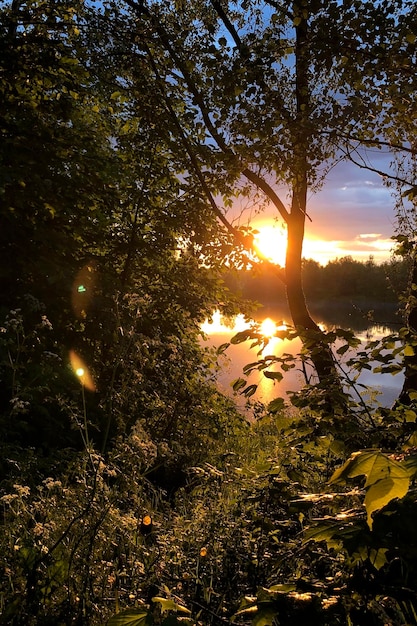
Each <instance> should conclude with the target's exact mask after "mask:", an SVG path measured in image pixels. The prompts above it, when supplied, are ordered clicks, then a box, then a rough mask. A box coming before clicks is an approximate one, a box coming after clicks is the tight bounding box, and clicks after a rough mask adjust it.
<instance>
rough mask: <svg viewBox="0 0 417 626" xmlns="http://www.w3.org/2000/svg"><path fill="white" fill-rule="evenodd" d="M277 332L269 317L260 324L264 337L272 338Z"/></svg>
mask: <svg viewBox="0 0 417 626" xmlns="http://www.w3.org/2000/svg"><path fill="white" fill-rule="evenodd" d="M276 332H277V327H276V324H275V322H274V321H273V320H271V318H270V317H267V318H266V319H264V321H263V322H262V324H261V333H262V335H263V336H264V337H273V336H274V335H275V333H276Z"/></svg>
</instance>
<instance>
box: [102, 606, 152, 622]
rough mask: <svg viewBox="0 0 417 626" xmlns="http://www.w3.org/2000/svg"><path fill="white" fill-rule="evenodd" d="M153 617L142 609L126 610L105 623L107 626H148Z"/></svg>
mask: <svg viewBox="0 0 417 626" xmlns="http://www.w3.org/2000/svg"><path fill="white" fill-rule="evenodd" d="M151 624H153V617H152V615H151V614H150V613H148V611H145V610H144V609H128V610H127V611H122V612H121V613H117V614H116V615H113V617H111V618H110V619H109V621H108V622H107V626H150V625H151Z"/></svg>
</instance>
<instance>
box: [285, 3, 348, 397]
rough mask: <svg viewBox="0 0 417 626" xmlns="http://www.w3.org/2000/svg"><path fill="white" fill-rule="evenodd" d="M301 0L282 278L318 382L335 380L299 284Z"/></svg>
mask: <svg viewBox="0 0 417 626" xmlns="http://www.w3.org/2000/svg"><path fill="white" fill-rule="evenodd" d="M305 8H306V7H305V3H304V2H303V0H301V1H300V0H296V1H295V2H294V3H293V13H294V16H295V17H296V18H297V21H298V24H297V26H296V28H295V31H296V45H295V69H296V85H295V96H296V108H297V114H296V119H295V124H294V127H293V131H292V135H293V137H292V144H293V155H294V157H293V168H292V169H293V183H292V187H293V191H292V203H291V211H290V213H289V215H288V217H287V229H288V232H287V237H288V240H287V254H286V261H285V279H286V289H287V300H288V306H289V309H290V313H291V317H292V320H293V323H294V326H295V327H296V328H297V330H298V331H299V332H300V338H301V341H302V342H303V344H304V346H305V347H306V348H307V349H308V350H309V352H310V357H311V361H312V363H313V365H314V367H315V369H316V372H317V376H318V379H319V381H320V383H324V382H325V383H332V384H335V383H336V384H337V385H338V387H340V381H339V379H338V376H337V372H336V368H335V363H334V359H333V355H332V352H331V350H330V348H329V345H328V343H326V341H325V337H324V334H323V332H322V331H321V330H320V328H319V326H318V325H317V324H316V322H315V321H314V320H313V319H312V317H311V315H310V313H309V311H308V309H307V305H306V301H305V295H304V290H303V284H302V258H303V254H302V247H303V240H304V227H305V219H306V215H307V189H308V171H309V159H308V155H309V153H310V150H311V145H310V130H309V129H310V128H311V120H310V72H309V61H310V58H309V43H308V21H307V16H306V13H305Z"/></svg>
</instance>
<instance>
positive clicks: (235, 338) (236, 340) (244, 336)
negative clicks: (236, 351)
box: [230, 330, 251, 344]
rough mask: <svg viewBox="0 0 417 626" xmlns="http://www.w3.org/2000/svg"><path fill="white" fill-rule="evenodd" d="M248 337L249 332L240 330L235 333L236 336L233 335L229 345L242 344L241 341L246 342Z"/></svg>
mask: <svg viewBox="0 0 417 626" xmlns="http://www.w3.org/2000/svg"><path fill="white" fill-rule="evenodd" d="M250 336H251V331H250V330H242V331H241V332H239V333H236V335H234V336H233V337H232V338H231V340H230V343H233V344H236V343H242V342H243V341H246V340H247V339H248V338H249V337H250Z"/></svg>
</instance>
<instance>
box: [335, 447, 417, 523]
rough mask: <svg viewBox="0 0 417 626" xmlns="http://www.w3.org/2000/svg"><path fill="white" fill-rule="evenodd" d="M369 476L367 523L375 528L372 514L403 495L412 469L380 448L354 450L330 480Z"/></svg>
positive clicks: (341, 480)
mask: <svg viewBox="0 0 417 626" xmlns="http://www.w3.org/2000/svg"><path fill="white" fill-rule="evenodd" d="M361 475H365V476H366V481H365V488H366V495H365V502H364V504H365V507H366V512H367V515H368V525H369V528H372V514H373V513H374V512H375V511H377V510H379V509H382V508H383V507H384V506H385V505H386V504H388V502H390V501H391V500H393V499H394V498H403V497H404V496H405V495H406V493H407V492H408V489H409V486H410V477H411V476H410V471H409V470H408V468H407V466H406V464H405V463H401V462H400V461H396V460H395V459H393V458H392V457H390V456H388V455H386V454H383V453H382V452H381V451H380V450H364V451H361V452H355V453H354V454H352V455H351V457H350V458H349V459H348V460H347V461H346V463H345V464H344V465H343V466H342V467H341V468H339V469H338V470H336V472H335V473H334V474H333V476H332V477H331V479H330V483H336V482H343V481H346V480H347V479H348V478H354V477H356V476H361Z"/></svg>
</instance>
